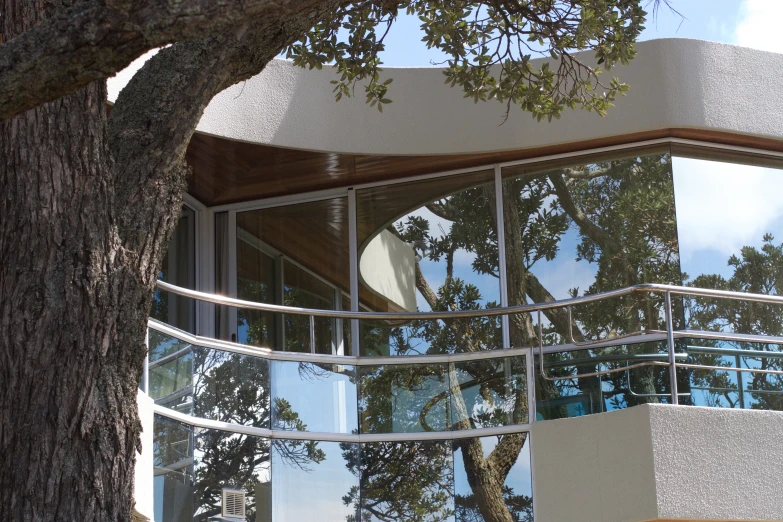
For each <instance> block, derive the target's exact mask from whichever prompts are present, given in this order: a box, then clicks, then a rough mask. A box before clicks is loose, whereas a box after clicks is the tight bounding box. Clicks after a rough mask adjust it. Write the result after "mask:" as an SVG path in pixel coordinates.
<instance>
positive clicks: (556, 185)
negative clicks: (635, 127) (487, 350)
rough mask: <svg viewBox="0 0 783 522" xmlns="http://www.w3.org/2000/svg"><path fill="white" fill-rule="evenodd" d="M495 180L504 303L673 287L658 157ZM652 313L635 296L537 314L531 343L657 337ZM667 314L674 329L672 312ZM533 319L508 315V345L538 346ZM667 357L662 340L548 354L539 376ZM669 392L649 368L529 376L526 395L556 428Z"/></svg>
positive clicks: (663, 164)
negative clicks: (532, 384)
mask: <svg viewBox="0 0 783 522" xmlns="http://www.w3.org/2000/svg"><path fill="white" fill-rule="evenodd" d="M502 175H503V209H504V222H505V227H504V231H505V237H506V242H505V244H506V266H507V281H508V296H509V304H510V305H512V306H514V305H523V304H527V303H533V302H544V301H551V300H553V299H566V298H569V297H576V296H583V295H590V294H596V293H600V292H606V291H610V290H615V289H618V288H624V287H628V286H632V285H636V284H640V283H668V284H681V281H682V279H681V275H680V264H679V243H678V238H677V226H676V223H677V219H676V214H675V203H674V187H673V183H672V160H671V154H670V151H669V149H668V148H664V149H654V150H650V149H645V150H633V151H624V152H622V153H613V154H612V155H602V156H592V157H589V158H587V159H585V160H582V161H580V162H574V161H573V160H567V161H563V162H561V163H552V162H550V163H547V164H545V165H523V166H515V167H508V168H504V169H503V172H502ZM662 303H663V297H662V295H658V294H651V295H649V296H645V295H641V294H634V295H632V296H624V297H620V298H617V299H612V300H606V301H602V302H599V303H593V304H586V305H580V306H576V307H574V308H573V310H572V315H571V317H570V319H569V314H568V310H567V309H564V308H560V309H550V310H546V311H544V312H542V316H541V331H542V337H543V338H542V339H541V342H542V343H543V344H544V345H564V344H572V343H581V342H585V341H592V340H597V339H607V338H611V337H616V336H619V335H623V334H633V333H637V332H651V331H654V330H660V329H663V328H664V327H665V325H664V314H663V306H662ZM675 315H676V318H675V319H676V320H677V321H679V323H678V324H679V325H680V326H681V324H682V321H681V317H682V311H681V308H679V307H678V309H677V311H676V313H675ZM537 317H538V315H537V314H536V315H530V314H515V315H513V316H511V317H510V321H509V322H510V327H511V328H510V332H509V333H510V338H511V344H512V346H535V345H537V344H538V342H539V339H538V324H537V322H538V319H537ZM665 352H666V345H665V343H664V342H655V343H639V344H629V345H626V346H620V347H616V348H613V349H595V350H584V351H580V352H571V353H563V354H553V355H549V356H546V357H545V367H548V368H549V376H550V377H556V376H560V377H563V376H566V375H575V374H577V373H580V374H583V373H593V372H596V371H597V369H598V368H619V367H620V366H625V365H629V364H635V363H638V362H641V359H646V358H650V357H657V356H658V355H660V354H664V353H665ZM594 357H596V358H594ZM599 357H600V358H603V359H601V360H599V359H598V358H599ZM606 357H609V359H608V360H605V359H606ZM614 357H616V359H613V358H614ZM622 357H625V360H620V358H622ZM553 365H554V366H553ZM668 386H669V384H668V373H667V372H661V371H659V368H655V367H652V366H650V367H644V368H640V369H637V370H633V371H631V373H630V374H626V373H624V372H617V373H612V374H608V375H606V376H604V377H602V378H600V379H599V378H597V377H596V378H580V379H566V380H556V381H551V380H544V379H541V378H537V392H536V393H537V398H538V400H539V404H540V406H541V408H540V409H539V413H541V412H544V414H545V415H546V416H547V418H557V417H560V416H568V415H572V414H575V413H577V412H584V413H597V412H600V411H607V410H611V409H614V408H619V407H627V406H630V405H633V404H638V403H642V402H665V401H666V400H667V399H666V397H665V393H666V391H667V388H668Z"/></svg>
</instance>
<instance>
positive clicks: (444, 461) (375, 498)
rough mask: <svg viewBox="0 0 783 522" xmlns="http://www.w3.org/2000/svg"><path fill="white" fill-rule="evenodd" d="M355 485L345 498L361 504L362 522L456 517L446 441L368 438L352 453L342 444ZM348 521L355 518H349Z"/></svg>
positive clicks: (431, 521) (439, 521)
mask: <svg viewBox="0 0 783 522" xmlns="http://www.w3.org/2000/svg"><path fill="white" fill-rule="evenodd" d="M341 447H342V448H343V458H344V459H345V460H346V462H347V466H348V469H349V470H350V471H351V473H353V474H354V475H355V476H357V477H358V478H359V487H358V488H356V487H354V488H352V489H351V490H350V491H349V492H348V495H346V496H345V497H344V502H345V503H346V504H356V503H358V504H359V505H360V509H361V521H362V522H399V521H401V520H405V521H410V522H445V521H447V520H453V517H454V467H453V464H454V461H453V456H452V452H451V443H450V442H440V441H427V442H372V443H365V444H362V445H361V451H360V452H358V453H357V452H356V451H355V450H354V448H353V446H352V445H350V444H342V445H341ZM347 522H359V521H358V519H357V518H353V517H348V518H347Z"/></svg>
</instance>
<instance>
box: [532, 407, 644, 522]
mask: <svg viewBox="0 0 783 522" xmlns="http://www.w3.org/2000/svg"><path fill="white" fill-rule="evenodd" d="M531 451H532V457H533V480H534V485H535V499H534V502H535V510H536V522H599V521H601V522H621V521H622V522H632V521H641V520H650V519H654V518H656V517H657V514H658V508H657V502H656V497H655V469H654V467H653V450H652V442H651V433H650V418H649V415H648V412H647V411H646V410H644V409H642V408H630V409H627V410H620V411H615V412H611V413H603V414H599V415H588V416H585V417H580V418H576V419H564V420H554V421H540V422H535V423H533V431H532V445H531Z"/></svg>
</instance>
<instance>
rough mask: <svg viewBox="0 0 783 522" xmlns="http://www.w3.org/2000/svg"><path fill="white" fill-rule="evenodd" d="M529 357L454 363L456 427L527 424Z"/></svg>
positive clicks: (453, 426)
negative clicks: (527, 358)
mask: <svg viewBox="0 0 783 522" xmlns="http://www.w3.org/2000/svg"><path fill="white" fill-rule="evenodd" d="M526 373H527V368H526V363H525V357H524V356H523V357H504V358H498V359H488V360H482V361H465V362H456V363H453V364H452V371H451V373H450V381H451V423H452V429H454V430H465V429H474V428H488V427H492V426H507V425H510V424H524V423H526V422H527V421H528V406H527V384H526V383H527V379H526V377H525V375H526Z"/></svg>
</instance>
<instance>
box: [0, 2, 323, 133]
mask: <svg viewBox="0 0 783 522" xmlns="http://www.w3.org/2000/svg"><path fill="white" fill-rule="evenodd" d="M332 3H333V2H329V1H326V0H307V1H298V2H293V1H290V0H288V1H287V0H280V1H273V0H221V1H220V2H214V1H201V2H170V1H168V0H138V1H133V2H131V1H130V0H119V1H112V0H109V1H108V2H105V1H101V0H94V1H89V2H75V3H74V5H72V6H71V7H69V8H67V9H63V10H61V11H59V12H57V13H56V14H55V15H53V16H52V17H51V18H48V19H46V20H44V21H43V22H42V23H40V24H38V25H36V26H35V27H33V28H32V29H30V30H29V31H25V32H24V33H22V34H21V35H19V36H17V37H16V38H13V39H11V40H9V41H7V42H4V43H3V44H2V45H0V121H1V120H4V119H7V118H10V117H12V116H15V115H17V114H21V113H22V112H24V111H26V110H28V109H31V108H33V107H36V106H38V105H41V104H43V103H46V102H49V101H53V100H55V99H57V98H60V97H62V96H64V95H66V94H69V93H72V92H74V91H76V90H78V89H80V88H82V87H84V86H86V85H87V84H89V83H91V82H93V81H96V80H101V79H105V78H108V77H110V76H112V75H113V74H115V73H116V72H118V71H120V70H121V69H123V68H124V67H126V66H127V65H128V64H129V63H130V62H131V61H133V60H134V59H135V58H137V57H139V56H140V55H141V54H143V53H144V52H146V51H148V50H150V49H154V48H157V47H161V46H164V45H167V44H170V43H173V42H177V41H184V40H194V39H204V38H208V37H210V36H214V35H220V34H223V33H226V32H234V31H236V30H237V29H236V28H237V27H240V28H241V27H245V26H246V24H247V23H248V22H251V21H252V23H253V24H254V25H255V26H256V27H255V28H254V29H255V30H257V31H259V32H265V31H266V30H267V29H269V28H272V29H274V28H276V27H279V26H280V25H281V24H282V22H283V21H284V20H287V19H290V18H292V17H296V16H299V15H302V14H307V13H312V12H313V11H314V10H317V9H318V8H319V6H321V5H322V4H332ZM312 22H313V20H310V23H309V24H308V27H306V28H305V29H304V31H302V33H301V34H304V32H305V31H306V30H307V29H308V28H309V27H310V26H311V25H312Z"/></svg>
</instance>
